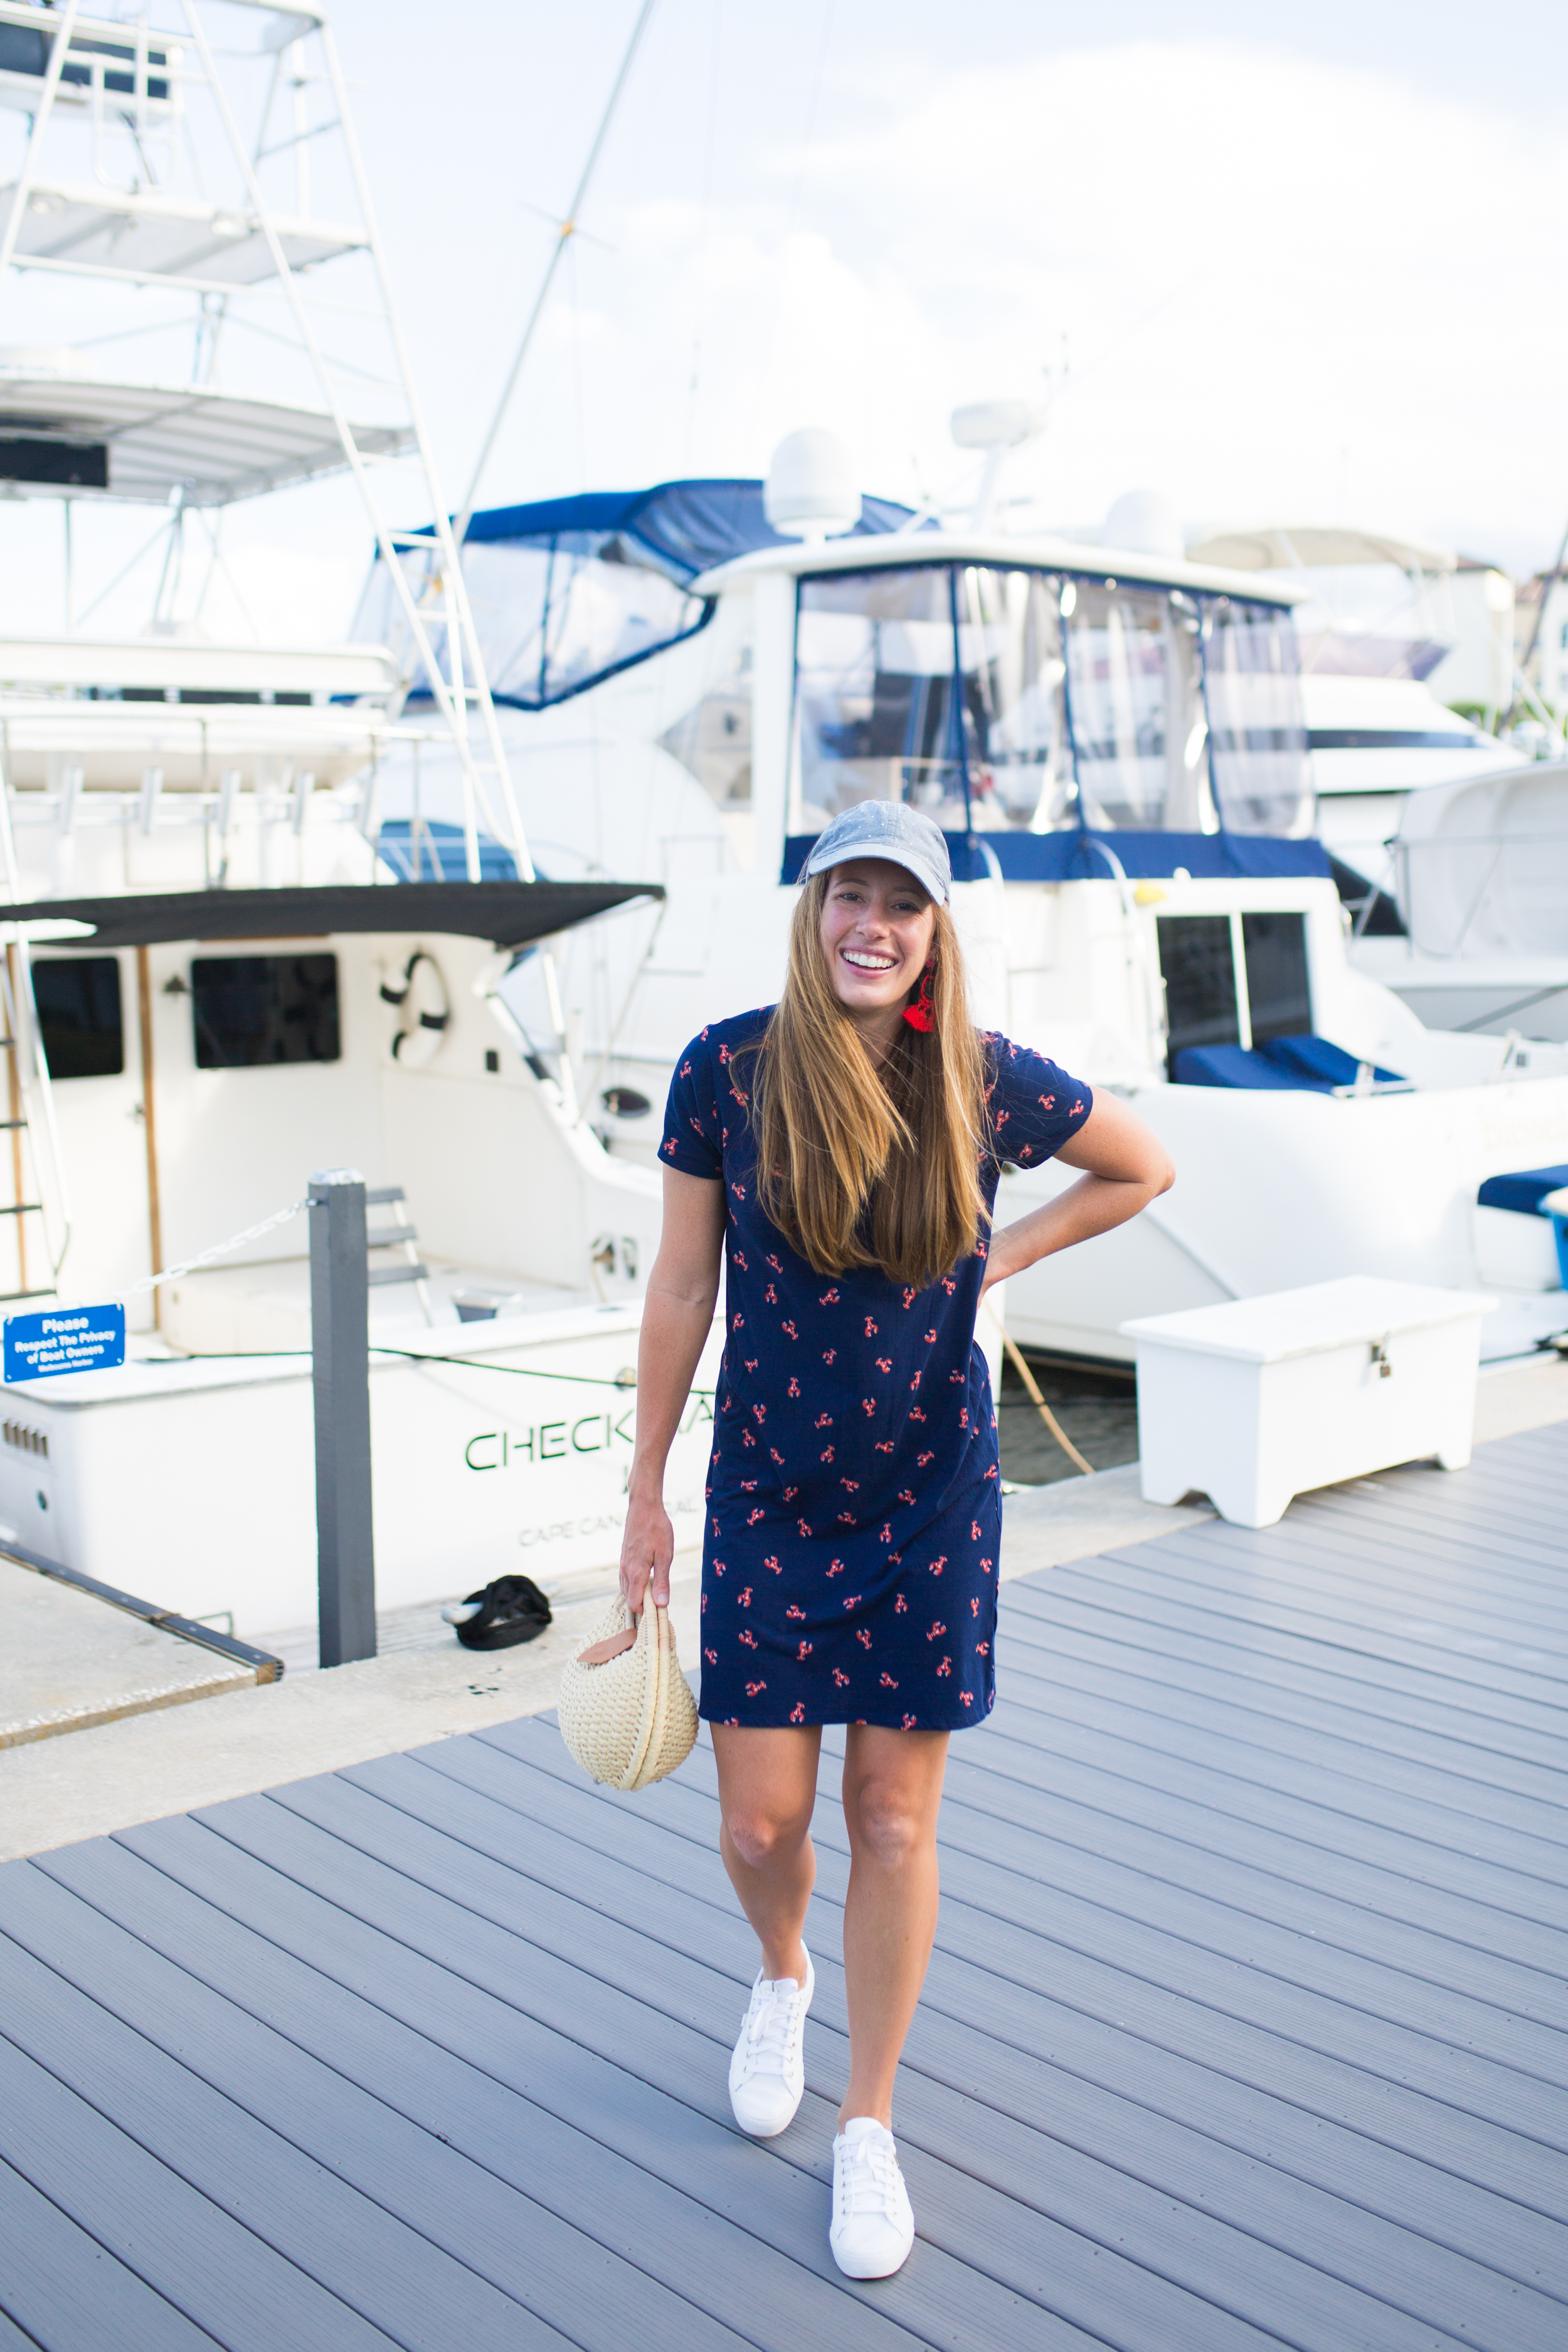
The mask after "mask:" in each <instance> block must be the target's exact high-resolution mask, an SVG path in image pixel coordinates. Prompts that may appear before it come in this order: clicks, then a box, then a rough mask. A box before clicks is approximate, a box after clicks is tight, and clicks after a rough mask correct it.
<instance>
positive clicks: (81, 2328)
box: [0, 2116, 216, 2352]
mask: <svg viewBox="0 0 1568 2352" xmlns="http://www.w3.org/2000/svg"><path fill="white" fill-rule="evenodd" d="M10 2121H11V2119H10V2117H9V2116H7V2117H6V2118H5V2125H6V2137H7V2138H9V2137H10ZM130 2206H131V2200H129V2199H128V2200H127V2203H126V2208H122V2211H124V2210H129V2209H130ZM0 2246H3V2247H4V2248H5V2256H4V2264H3V2267H0V2301H3V2302H4V2304H5V2310H6V2312H7V2314H8V2315H9V2316H10V2318H11V2320H12V2323H13V2325H14V2326H16V2328H17V2329H19V2330H20V2331H21V2334H22V2336H23V2339H24V2341H26V2342H27V2343H28V2344H29V2345H31V2346H36V2347H38V2352H107V2347H110V2346H112V2347H113V2352H212V2346H213V2344H214V2343H215V2341H216V2338H215V2337H213V2336H209V2335H207V2334H206V2332H205V2329H203V2328H200V2327H197V2326H195V2325H194V2323H193V2322H192V2321H190V2320H188V2319H187V2318H186V2317H185V2315H184V2312H181V2311H176V2310H175V2308H174V2305H173V2304H172V2303H168V2302H166V2301H165V2300H164V2298H163V2296H162V2295H161V2294H157V2293H156V2292H155V2291H154V2290H153V2288H152V2287H150V2286H149V2285H148V2284H147V2283H146V2281H145V2280H144V2279H143V2278H142V2277H141V2276H140V2275H139V2274H138V2273H137V2272H136V2271H135V2270H133V2269H132V2267H131V2265H130V2264H129V2263H124V2262H122V2261H121V2259H120V2257H119V2256H118V2255H117V2254H116V2253H114V2252H112V2251H111V2250H110V2248H108V2247H106V2246H104V2245H101V2244H100V2242H99V2241H98V2239H96V2238H95V2237H93V2236H91V2235H90V2234H89V2231H86V2230H84V2229H82V2228H80V2226H79V2224H78V2223H77V2222H75V2221H72V2220H71V2219H70V2217H69V2216H68V2214H66V2213H63V2212H62V2211H61V2210H60V2209H59V2207H58V2205H56V2204H54V2203H53V2202H52V2201H51V2200H49V2199H48V2198H47V2197H46V2196H44V2195H43V2194H42V2192H41V2191H40V2190H38V2189H35V2188H34V2187H33V2184H32V2182H31V2181H30V2180H27V2179H24V2177H23V2176H22V2174H21V2173H19V2172H18V2171H16V2169H15V2168H13V2166H11V2165H10V2164H9V2163H7V2162H6V2160H5V2158H4V2157H3V2156H0Z"/></svg>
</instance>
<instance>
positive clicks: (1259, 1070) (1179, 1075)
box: [1171, 1045, 1301, 1094]
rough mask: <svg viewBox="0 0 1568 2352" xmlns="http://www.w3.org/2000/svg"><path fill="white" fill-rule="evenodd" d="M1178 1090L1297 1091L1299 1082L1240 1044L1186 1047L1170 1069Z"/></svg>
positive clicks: (1282, 1092) (1284, 1092)
mask: <svg viewBox="0 0 1568 2352" xmlns="http://www.w3.org/2000/svg"><path fill="white" fill-rule="evenodd" d="M1171 1076H1173V1078H1174V1080H1175V1082H1176V1084H1177V1085H1178V1086H1179V1087H1277V1088H1278V1089H1279V1092H1280V1093H1281V1094H1296V1093H1298V1092H1300V1086H1301V1081H1300V1078H1292V1077H1289V1076H1287V1075H1286V1073H1285V1072H1284V1071H1283V1070H1279V1069H1276V1068H1275V1066H1274V1065H1273V1063H1272V1062H1266V1061H1265V1060H1264V1058H1263V1056H1262V1055H1261V1054H1249V1053H1247V1050H1246V1048H1245V1047H1244V1046H1241V1045H1185V1046H1184V1047H1183V1049H1182V1051H1181V1052H1180V1053H1179V1054H1178V1055H1176V1058H1175V1060H1174V1062H1173V1064H1172V1066H1171Z"/></svg>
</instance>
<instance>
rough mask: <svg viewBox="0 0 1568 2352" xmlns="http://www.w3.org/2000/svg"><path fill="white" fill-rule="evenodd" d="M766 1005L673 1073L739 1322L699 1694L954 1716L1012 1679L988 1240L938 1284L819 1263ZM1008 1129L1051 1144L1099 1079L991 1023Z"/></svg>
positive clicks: (805, 1718) (719, 1450)
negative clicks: (757, 1128) (798, 1226)
mask: <svg viewBox="0 0 1568 2352" xmlns="http://www.w3.org/2000/svg"><path fill="white" fill-rule="evenodd" d="M767 1017H768V1015H767V1013H766V1011H763V1012H759V1013H743V1014H742V1015H741V1016H740V1017H739V1018H737V1019H735V1020H732V1021H719V1022H714V1023H712V1024H710V1026H709V1027H708V1028H706V1029H704V1030H703V1031H702V1033H701V1034H700V1036H699V1037H695V1038H693V1040H692V1042H691V1044H690V1045H689V1046H688V1047H687V1049H686V1051H685V1053H684V1054H682V1055H681V1056H680V1060H679V1064H678V1066H677V1069H676V1075H675V1078H674V1080H673V1082H672V1084H671V1086H670V1089H669V1107H668V1112H667V1114H666V1118H665V1132H664V1142H663V1144H662V1146H661V1154H660V1156H661V1158H662V1160H663V1163H664V1165H665V1166H666V1167H667V1168H679V1170H681V1171H682V1172H683V1173H684V1174H686V1175H688V1176H700V1177H706V1178H709V1179H711V1180H715V1181H721V1182H722V1183H723V1185H724V1206H725V1223H724V1255H725V1261H726V1293H725V1308H726V1320H725V1341H724V1355H723V1361H722V1363H721V1367H720V1372H719V1385H718V1392H717V1395H716V1397H715V1399H714V1412H713V1421H714V1431H713V1453H712V1458H711V1461H710V1466H709V1483H708V1490H707V1491H708V1519H707V1525H706V1528H705V1530H704V1540H703V1549H702V1618H701V1624H702V1698H701V1712H702V1714H703V1715H705V1716H707V1717H710V1718H711V1719H712V1720H714V1721H716V1722H721V1723H731V1724H746V1725H775V1724H790V1723H798V1724H806V1723H876V1724H887V1725H891V1726H892V1727H895V1728H902V1729H904V1730H906V1731H914V1730H921V1731H953V1730H958V1729H960V1728H961V1727H963V1726H964V1725H965V1724H970V1723H977V1722H978V1721H979V1720H980V1719H981V1717H983V1716H984V1715H986V1714H988V1713H989V1712H990V1708H991V1706H992V1702H993V1699H994V1695H995V1672H994V1655H993V1653H994V1646H995V1634H996V1582H997V1577H996V1565H997V1558H998V1555H999V1552H1000V1549H1001V1542H1000V1538H1001V1532H1002V1497H1001V1480H1000V1472H999V1468H998V1464H997V1456H996V1415H995V1412H994V1408H993V1405H992V1401H991V1384H990V1378H989V1374H988V1372H987V1370H986V1365H985V1360H984V1356H983V1355H982V1354H981V1352H980V1349H978V1348H977V1347H976V1345H975V1344H974V1318H975V1310H976V1307H977V1306H978V1304H979V1298H980V1284H981V1280H982V1277H983V1275H984V1259H985V1246H984V1242H983V1243H982V1244H981V1245H980V1246H979V1247H978V1248H977V1249H976V1250H975V1251H974V1252H973V1255H971V1256H968V1257H965V1258H963V1259H961V1260H960V1262H959V1264H958V1265H955V1266H954V1267H953V1268H952V1272H951V1273H950V1274H948V1275H946V1276H943V1277H942V1280H941V1281H939V1282H935V1283H933V1284H932V1285H931V1287H930V1288H929V1289H927V1290H912V1289H909V1288H906V1287H904V1286H901V1285H900V1284H898V1283H894V1282H891V1281H889V1278H888V1276H886V1275H885V1274H883V1273H881V1272H880V1271H879V1269H877V1268H875V1267H872V1268H869V1269H867V1268H856V1269H854V1270H852V1271H851V1272H849V1273H847V1274H841V1275H837V1276H823V1275H820V1274H816V1273H814V1272H813V1271H812V1269H811V1267H810V1266H809V1265H807V1264H806V1262H805V1259H804V1258H803V1257H801V1256H799V1255H797V1253H796V1252H795V1250H794V1249H792V1248H791V1246H790V1244H789V1243H788V1242H787V1241H786V1240H785V1239H784V1235H783V1234H781V1233H780V1232H779V1231H778V1228H777V1227H776V1226H775V1225H773V1223H771V1222H770V1221H769V1220H768V1219H767V1218H766V1217H765V1216H764V1215H763V1213H762V1211H761V1209H760V1208H759V1206H758V1203H757V1197H756V1181H755V1176H756V1142H755V1137H754V1135H753V1133H752V1126H751V1121H750V1118H749V1116H748V1106H747V1095H746V1092H745V1091H743V1089H748V1088H749V1087H750V1083H751V1078H750V1071H751V1061H750V1057H749V1056H747V1057H744V1058H743V1059H742V1063H741V1065H740V1068H739V1073H738V1074H737V1069H736V1066H735V1060H734V1057H735V1055H736V1054H737V1052H738V1051H739V1050H740V1049H741V1048H742V1047H743V1046H746V1045H751V1044H752V1043H753V1042H754V1041H755V1040H756V1039H757V1038H758V1037H759V1036H760V1035H761V1034H762V1032H763V1028H764V1027H765V1025H766V1023H767ZM984 1042H985V1049H986V1059H987V1065H988V1073H989V1085H988V1088H987V1098H988V1102H989V1105H990V1118H991V1130H992V1145H993V1148H992V1149H990V1150H987V1152H986V1153H985V1156H984V1160H983V1163H982V1171H981V1174H982V1184H983V1189H984V1196H985V1202H986V1206H987V1208H989V1207H990V1206H991V1204H992V1202H994V1199H995V1194H996V1185H997V1180H998V1178H999V1176H1000V1174H1001V1168H1002V1162H1003V1161H1004V1160H1012V1161H1014V1162H1016V1164H1017V1165H1019V1166H1020V1167H1026V1168H1033V1167H1037V1166H1038V1165H1039V1163H1040V1162H1041V1161H1042V1160H1048V1159H1050V1158H1051V1156H1052V1154H1053V1153H1055V1152H1057V1151H1058V1150H1060V1149H1061V1147H1062V1145H1063V1144H1064V1143H1066V1142H1067V1140H1068V1138H1069V1137H1070V1136H1073V1135H1075V1134H1076V1133H1077V1132H1078V1130H1079V1128H1080V1127H1081V1126H1082V1125H1083V1123H1084V1120H1085V1119H1086V1118H1088V1117H1089V1108H1090V1105H1091V1101H1092V1097H1091V1096H1090V1094H1089V1088H1088V1087H1086V1086H1083V1085H1081V1084H1080V1083H1079V1080H1078V1079H1077V1078H1070V1077H1068V1076H1067V1075H1066V1073H1065V1072H1064V1071H1062V1070H1059V1069H1058V1067H1057V1066H1056V1064H1055V1063H1054V1062H1048V1061H1047V1060H1045V1059H1044V1057H1043V1056H1042V1055H1038V1054H1035V1053H1031V1052H1030V1051H1029V1050H1028V1048H1027V1047H1026V1046H1022V1045H1012V1044H1010V1043H1009V1042H1008V1040H1007V1039H1006V1038H1005V1037H994V1036H989V1037H987V1038H986V1039H985V1041H984Z"/></svg>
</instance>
